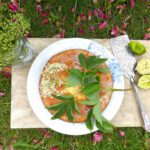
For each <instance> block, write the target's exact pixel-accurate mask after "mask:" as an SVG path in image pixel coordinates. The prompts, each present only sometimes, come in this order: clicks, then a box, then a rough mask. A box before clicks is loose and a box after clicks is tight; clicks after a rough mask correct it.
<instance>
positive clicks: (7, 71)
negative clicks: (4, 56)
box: [1, 67, 11, 78]
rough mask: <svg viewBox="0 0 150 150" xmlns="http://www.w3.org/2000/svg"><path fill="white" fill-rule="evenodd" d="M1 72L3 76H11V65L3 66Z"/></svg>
mask: <svg viewBox="0 0 150 150" xmlns="http://www.w3.org/2000/svg"><path fill="white" fill-rule="evenodd" d="M1 73H2V75H3V76H4V77H5V78H11V67H4V68H3V70H2V71H1Z"/></svg>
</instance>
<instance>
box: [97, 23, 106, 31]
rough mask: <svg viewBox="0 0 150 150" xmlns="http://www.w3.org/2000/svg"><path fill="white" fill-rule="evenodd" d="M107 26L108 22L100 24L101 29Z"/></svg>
mask: <svg viewBox="0 0 150 150" xmlns="http://www.w3.org/2000/svg"><path fill="white" fill-rule="evenodd" d="M106 26H107V21H104V22H102V23H101V24H99V26H98V27H99V29H104V28H105V27H106Z"/></svg>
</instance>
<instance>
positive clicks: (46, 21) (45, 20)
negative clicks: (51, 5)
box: [40, 18, 49, 25]
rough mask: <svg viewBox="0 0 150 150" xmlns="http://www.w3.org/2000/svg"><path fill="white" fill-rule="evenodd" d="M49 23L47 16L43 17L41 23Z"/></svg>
mask: <svg viewBox="0 0 150 150" xmlns="http://www.w3.org/2000/svg"><path fill="white" fill-rule="evenodd" d="M47 23H49V19H48V18H45V19H44V20H43V21H41V23H40V24H41V25H44V24H47Z"/></svg>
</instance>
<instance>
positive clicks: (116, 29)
mask: <svg viewBox="0 0 150 150" xmlns="http://www.w3.org/2000/svg"><path fill="white" fill-rule="evenodd" d="M118 34H119V27H118V26H115V27H113V28H112V29H111V35H114V36H118Z"/></svg>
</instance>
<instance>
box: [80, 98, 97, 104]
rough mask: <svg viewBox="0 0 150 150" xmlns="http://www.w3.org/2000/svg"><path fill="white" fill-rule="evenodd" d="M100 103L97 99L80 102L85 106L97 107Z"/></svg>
mask: <svg viewBox="0 0 150 150" xmlns="http://www.w3.org/2000/svg"><path fill="white" fill-rule="evenodd" d="M98 102H99V101H98V100H97V99H95V100H87V101H80V103H81V104H83V105H95V104H97V103H98Z"/></svg>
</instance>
